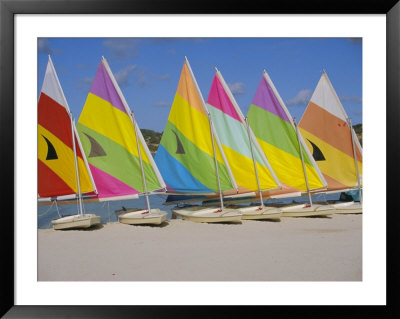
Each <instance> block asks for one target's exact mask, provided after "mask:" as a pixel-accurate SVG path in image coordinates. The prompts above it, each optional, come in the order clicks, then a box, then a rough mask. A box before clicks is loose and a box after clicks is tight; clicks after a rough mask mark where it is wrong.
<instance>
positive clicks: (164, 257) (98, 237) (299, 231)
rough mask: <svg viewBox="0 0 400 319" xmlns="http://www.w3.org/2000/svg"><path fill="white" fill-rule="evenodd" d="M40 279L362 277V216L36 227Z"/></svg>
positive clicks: (285, 279) (342, 279) (240, 279)
mask: <svg viewBox="0 0 400 319" xmlns="http://www.w3.org/2000/svg"><path fill="white" fill-rule="evenodd" d="M38 280H41V281H64V280H71V281H116V280H120V281H152V280H154V281H361V280H362V215H361V214H359V215H331V217H325V218H290V217H286V218H282V219H281V221H280V222H270V221H251V220H244V221H242V224H236V225H235V224H199V223H194V222H190V221H184V220H180V219H178V220H170V221H168V222H167V223H166V224H165V225H163V226H161V227H160V226H132V225H124V224H120V223H110V224H104V225H101V226H100V227H99V228H97V229H94V230H69V231H55V230H52V229H46V230H38Z"/></svg>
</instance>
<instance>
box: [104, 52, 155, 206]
mask: <svg viewBox="0 0 400 319" xmlns="http://www.w3.org/2000/svg"><path fill="white" fill-rule="evenodd" d="M101 58H102V63H103V64H104V67H105V68H106V70H107V73H108V76H109V77H110V79H111V81H112V83H113V85H114V88H115V90H116V91H117V93H118V96H119V98H120V99H121V102H122V104H123V105H124V108H125V111H126V113H127V114H128V116H129V118H130V120H131V122H132V124H133V127H134V129H135V135H136V146H137V150H138V155H139V163H140V170H141V173H142V182H143V187H144V196H145V198H146V206H147V210H148V212H149V213H150V201H149V194H148V192H147V184H146V177H145V174H144V169H143V160H142V153H141V150H140V144H139V132H138V130H137V127H136V121H135V119H134V117H133V113H132V111H131V109H130V108H129V106H128V103H127V102H126V100H125V97H124V95H123V94H122V92H121V89H120V88H119V85H118V83H117V81H116V80H115V78H114V75H113V73H112V72H111V69H110V66H109V65H108V62H107V60H106V59H105V58H104V56H102V57H101Z"/></svg>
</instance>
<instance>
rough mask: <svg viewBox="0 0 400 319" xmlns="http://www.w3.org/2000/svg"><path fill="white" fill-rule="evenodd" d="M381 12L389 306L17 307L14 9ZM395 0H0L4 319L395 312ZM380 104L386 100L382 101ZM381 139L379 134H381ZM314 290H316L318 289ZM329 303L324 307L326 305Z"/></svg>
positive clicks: (399, 31)
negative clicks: (384, 45) (229, 0)
mask: <svg viewBox="0 0 400 319" xmlns="http://www.w3.org/2000/svg"><path fill="white" fill-rule="evenodd" d="M39 13H40V14H57V13H62V14H121V13H124V14H148V13H151V14H172V13H173V14H228V13H237V14H325V13H329V14H385V15H386V19H387V34H386V41H387V42H386V43H387V73H386V74H387V101H386V102H387V105H386V110H387V118H386V120H387V122H386V128H387V130H386V134H387V140H386V145H387V154H386V158H387V163H386V164H387V166H386V168H387V171H386V176H387V185H386V187H387V198H386V199H383V198H377V200H380V201H384V200H386V208H387V214H386V217H387V306H378V307H372V308H371V307H360V306H358V307H350V308H349V307H348V306H335V307H331V306H329V307H327V306H326V307H315V308H313V309H310V308H309V307H305V306H291V307H269V308H268V309H265V308H261V309H260V307H259V306H241V307H233V306H232V307H226V306H211V307H210V306H180V307H172V306H72V305H71V306H19V305H15V303H14V294H15V290H14V214H13V212H14V208H15V207H14V201H13V200H11V199H14V185H15V184H14V173H15V172H14V160H15V158H14V152H13V150H14V143H15V141H14V135H13V134H11V132H14V94H13V93H14V18H15V15H16V14H39ZM399 17H400V3H399V2H398V0H393V1H373V0H357V1H340V0H336V1H333V0H325V1H306V2H304V1H303V2H302V1H281V2H274V3H273V4H270V3H262V2H255V1H252V0H250V1H249V0H248V1H246V2H245V3H241V2H234V3H231V4H229V5H227V2H226V1H220V2H217V1H208V0H204V1H177V0H171V1H162V0H133V1H132V0H131V1H130V0H100V1H96V0H83V1H79V0H69V1H68V0H52V1H43V0H31V1H27V0H0V20H1V26H0V28H1V29H0V32H1V35H0V37H1V38H0V41H1V42H0V43H1V45H0V58H1V68H0V70H1V71H0V88H1V89H0V90H1V91H0V130H1V139H0V140H1V150H2V151H1V154H2V155H1V168H2V170H1V178H0V180H1V181H2V184H3V185H6V186H7V187H3V188H2V197H3V199H5V200H3V210H2V214H1V216H2V219H1V221H2V223H1V224H2V225H3V227H2V229H1V231H0V236H1V237H0V238H1V255H0V256H1V268H2V273H1V274H2V276H0V278H1V281H0V287H1V288H0V289H1V299H0V300H1V301H0V303H1V308H0V315H2V316H4V317H5V318H67V317H68V318H131V317H137V318H152V317H154V318H157V317H191V318H193V317H200V316H201V317H205V316H207V317H209V316H218V317H227V316H228V314H229V315H238V316H247V315H250V312H253V311H255V310H257V311H259V312H261V313H265V315H271V314H275V315H277V314H278V315H280V316H285V315H288V314H295V315H296V316H297V317H298V316H304V315H307V316H313V315H317V314H318V313H319V312H320V311H323V312H324V316H326V315H329V316H335V317H339V316H341V317H345V318H346V317H350V316H351V317H354V316H358V315H360V313H361V312H360V311H362V312H368V314H370V315H373V316H374V317H377V316H379V317H380V318H382V317H395V316H396V315H397V316H399V310H398V309H399V308H398V300H397V299H398V297H397V294H396V291H397V289H398V285H399V284H400V281H399V271H398V269H399V268H398V264H399V263H398V261H397V258H396V255H397V254H396V253H395V249H396V248H397V247H396V243H399V242H400V241H399V236H398V233H399V232H398V230H397V229H396V228H397V226H398V225H399V223H398V217H397V216H398V211H397V210H398V209H396V207H395V201H394V198H395V196H396V191H397V189H396V186H395V178H396V177H397V176H398V174H397V172H398V170H397V169H396V166H397V165H398V163H399V142H398V136H400V132H399V130H400V125H399V124H398V123H399V120H400V116H399V115H400V114H399V108H400V101H399V96H400V81H399V70H400V66H399V57H400V52H399V48H400V23H399ZM382 103H383V101H382ZM382 142H383V141H382ZM316 293H318V292H316ZM327 308H329V310H328V309H327Z"/></svg>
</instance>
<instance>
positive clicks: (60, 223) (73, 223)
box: [51, 214, 100, 230]
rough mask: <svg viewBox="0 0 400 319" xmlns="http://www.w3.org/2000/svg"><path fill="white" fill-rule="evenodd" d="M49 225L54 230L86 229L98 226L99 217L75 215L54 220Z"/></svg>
mask: <svg viewBox="0 0 400 319" xmlns="http://www.w3.org/2000/svg"><path fill="white" fill-rule="evenodd" d="M51 223H52V225H53V229H54V230H66V229H86V228H90V227H92V226H94V225H98V224H100V216H97V215H95V214H82V215H80V214H77V215H70V216H64V217H61V218H58V219H54V220H52V221H51Z"/></svg>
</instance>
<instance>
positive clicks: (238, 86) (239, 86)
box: [228, 82, 246, 95]
mask: <svg viewBox="0 0 400 319" xmlns="http://www.w3.org/2000/svg"><path fill="white" fill-rule="evenodd" d="M228 87H229V89H230V90H231V92H232V94H233V95H241V94H244V93H245V87H246V85H245V84H244V83H243V82H235V83H228Z"/></svg>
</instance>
